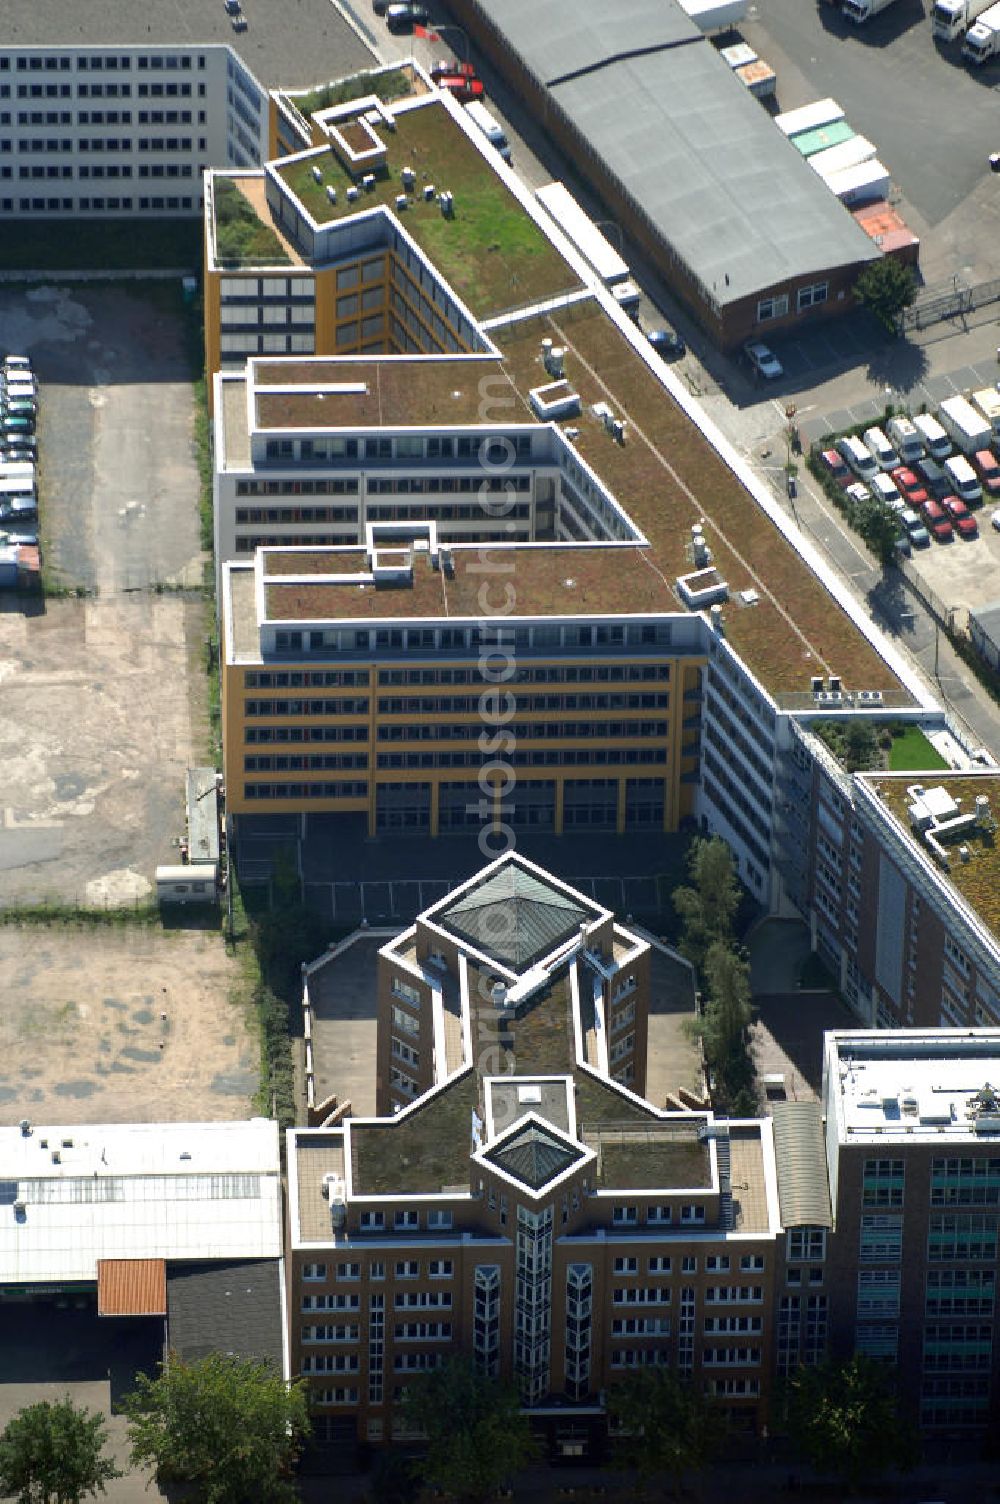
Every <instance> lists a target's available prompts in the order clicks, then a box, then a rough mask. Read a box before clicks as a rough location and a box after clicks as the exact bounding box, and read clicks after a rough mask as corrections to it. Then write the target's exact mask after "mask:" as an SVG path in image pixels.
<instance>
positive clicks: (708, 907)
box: [674, 836, 740, 969]
mask: <svg viewBox="0 0 1000 1504" xmlns="http://www.w3.org/2000/svg"><path fill="white" fill-rule="evenodd" d="M688 872H689V873H690V875H691V886H690V887H680V888H675V889H674V908H675V909H676V910H677V913H678V915H679V917H680V919H681V921H682V923H683V934H682V936H681V942H680V946H679V949H680V952H681V955H683V956H685V957H686V958H687V959H688V960H689V961H691V962H692V963H693V965H695V966H697V967H698V968H699V969H700V968H701V966H702V965H703V963H704V960H705V955H706V952H707V951H708V948H709V946H710V945H711V944H712V942H713V941H715V940H725V941H728V940H730V939H731V938H732V933H733V921H734V919H735V918H736V911H737V909H738V908H739V903H740V885H739V883H738V882H737V881H736V874H735V873H734V871H733V857H732V852H731V851H730V850H729V847H728V846H727V845H726V843H725V841H723V840H720V839H719V837H718V836H713V837H712V838H711V840H705V839H704V838H703V837H699V838H698V839H697V840H696V841H695V842H694V844H693V845H692V847H691V854H690V856H689V857H688Z"/></svg>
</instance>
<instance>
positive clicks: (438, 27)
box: [413, 21, 469, 63]
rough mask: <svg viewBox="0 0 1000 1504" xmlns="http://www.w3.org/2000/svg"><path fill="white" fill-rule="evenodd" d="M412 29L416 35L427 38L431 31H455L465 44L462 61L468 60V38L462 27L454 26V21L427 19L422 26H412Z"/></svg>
mask: <svg viewBox="0 0 1000 1504" xmlns="http://www.w3.org/2000/svg"><path fill="white" fill-rule="evenodd" d="M413 29H414V31H415V32H416V33H417V35H418V36H426V37H428V38H430V36H431V33H432V32H435V33H436V32H440V31H457V32H458V34H459V36H460V37H461V38H462V41H463V43H464V44H465V57H464V58H463V62H466V63H467V62H468V61H469V38H468V36H467V35H466V33H465V31H464V30H463V29H462V27H461V26H456V25H455V23H454V21H428V22H426V24H425V25H424V26H422V27H420V29H419V30H418V29H417V27H414V28H413Z"/></svg>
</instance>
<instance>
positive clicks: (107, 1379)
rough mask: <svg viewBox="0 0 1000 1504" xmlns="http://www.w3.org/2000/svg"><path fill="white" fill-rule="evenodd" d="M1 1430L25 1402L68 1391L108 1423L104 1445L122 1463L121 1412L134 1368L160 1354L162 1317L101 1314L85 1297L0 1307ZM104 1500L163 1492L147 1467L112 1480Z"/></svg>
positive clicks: (149, 1367)
mask: <svg viewBox="0 0 1000 1504" xmlns="http://www.w3.org/2000/svg"><path fill="white" fill-rule="evenodd" d="M0 1320H2V1323H3V1342H2V1344H0V1430H3V1428H4V1427H5V1426H6V1424H7V1422H8V1421H9V1420H11V1419H12V1418H13V1417H14V1416H15V1415H16V1414H17V1412H18V1411H19V1410H21V1409H22V1408H23V1407H24V1406H26V1405H34V1404H38V1403H40V1402H42V1401H44V1400H47V1401H49V1402H50V1403H54V1402H56V1401H58V1400H63V1399H65V1398H66V1397H67V1395H68V1396H69V1398H70V1399H71V1400H72V1401H73V1403H74V1404H75V1405H81V1406H83V1407H84V1408H85V1409H87V1410H90V1411H91V1412H98V1413H100V1414H102V1415H103V1416H104V1417H105V1420H106V1422H107V1441H108V1445H107V1452H108V1455H109V1456H111V1458H112V1459H113V1460H114V1462H115V1463H116V1464H117V1466H118V1467H119V1468H121V1469H122V1470H125V1469H126V1466H127V1462H128V1450H129V1449H128V1437H127V1433H126V1425H125V1417H124V1416H123V1415H122V1414H121V1413H120V1411H119V1408H118V1406H119V1401H120V1399H121V1396H122V1395H123V1394H126V1393H128V1392H129V1391H130V1390H132V1389H134V1387H135V1376H136V1374H137V1373H139V1372H147V1373H154V1374H155V1372H156V1364H157V1363H158V1362H159V1361H160V1358H161V1354H162V1343H163V1322H162V1321H160V1320H147V1321H143V1320H136V1319H135V1318H134V1317H132V1318H125V1319H118V1320H116V1319H115V1318H108V1317H98V1316H97V1314H96V1312H95V1311H94V1308H93V1306H92V1305H90V1304H89V1303H88V1304H87V1305H86V1307H84V1308H82V1309H76V1308H73V1305H72V1302H63V1303H62V1304H61V1305H57V1303H56V1302H55V1301H51V1302H44V1301H42V1302H38V1303H32V1304H31V1305H23V1306H17V1305H12V1304H9V1303H5V1304H3V1305H2V1306H0ZM101 1497H102V1498H106V1499H107V1501H108V1504H143V1501H145V1504H156V1501H157V1500H159V1499H165V1498H166V1495H165V1494H164V1493H162V1492H161V1491H160V1489H159V1488H157V1486H156V1484H155V1482H154V1481H153V1479H152V1477H151V1476H150V1475H149V1474H148V1472H147V1471H146V1470H143V1471H142V1472H127V1474H126V1476H125V1477H123V1478H116V1479H113V1480H112V1481H111V1482H109V1483H108V1485H107V1491H106V1493H104V1494H102V1495H101Z"/></svg>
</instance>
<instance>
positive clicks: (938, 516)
mask: <svg viewBox="0 0 1000 1504" xmlns="http://www.w3.org/2000/svg"><path fill="white" fill-rule="evenodd" d="M921 516H922V517H923V519H924V522H925V523H926V525H927V531H928V532H929V533H930V535H931V537H932V538H936V539H937V541H938V542H939V543H949V542H950V541H951V538H952V535H953V532H952V526H951V518H950V517H949V516H948V513H947V512H946V511H945V509H944V507H943V506H942V505H941V503H940V502H939V501H934V500H933V498H932V499H931V500H930V501H925V502H924V504H923V507H922V508H921Z"/></svg>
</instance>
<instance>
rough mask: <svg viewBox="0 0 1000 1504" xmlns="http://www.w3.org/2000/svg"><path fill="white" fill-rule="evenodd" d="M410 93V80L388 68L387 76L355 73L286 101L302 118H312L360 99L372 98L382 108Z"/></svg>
mask: <svg viewBox="0 0 1000 1504" xmlns="http://www.w3.org/2000/svg"><path fill="white" fill-rule="evenodd" d="M412 93H413V80H412V78H411V77H410V74H409V72H408V71H407V70H406V69H405V68H391V69H389V71H388V72H386V73H354V74H352V75H351V77H350V78H340V79H337V81H336V82H335V83H330V84H321V85H320V86H319V87H318V88H316V89H309V90H308V92H306V93H304V94H292V93H289V94H288V96H287V97H288V98H289V99H290V100H291V102H292V104H294V105H295V107H296V109H298V110H301V112H302V114H303V115H306V116H308V115H315V114H317V113H318V112H319V111H320V110H332V109H333V107H334V105H337V104H347V103H348V102H349V101H350V100H352V99H363V98H364V97H365V96H366V95H368V94H374V95H375V96H376V98H378V99H381V100H382V103H383V104H388V103H389V102H390V101H391V100H393V99H405V98H406V96H407V95H409V94H412Z"/></svg>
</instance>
